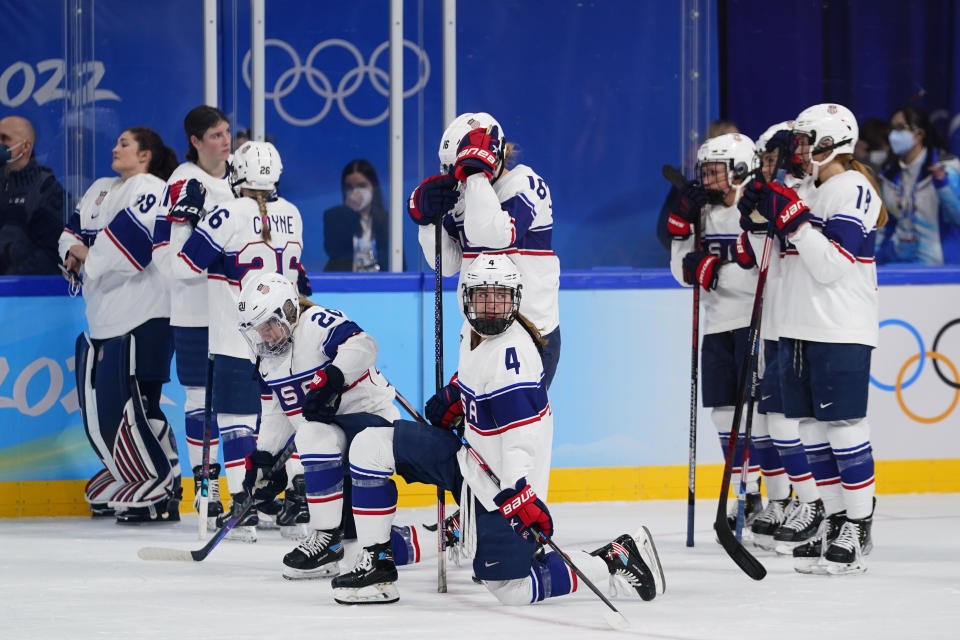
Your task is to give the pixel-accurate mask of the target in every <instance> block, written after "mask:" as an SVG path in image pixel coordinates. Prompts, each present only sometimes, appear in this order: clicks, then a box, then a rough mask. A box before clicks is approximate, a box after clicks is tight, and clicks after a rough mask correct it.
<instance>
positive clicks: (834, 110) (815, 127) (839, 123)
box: [793, 103, 860, 180]
mask: <svg viewBox="0 0 960 640" xmlns="http://www.w3.org/2000/svg"><path fill="white" fill-rule="evenodd" d="M793 133H794V134H795V135H805V136H807V139H808V140H809V143H810V151H809V156H808V157H807V158H801V159H800V160H801V161H808V162H810V163H811V164H813V174H812V176H811V177H812V178H813V179H814V180H816V179H817V177H818V175H819V173H820V167H822V166H824V165H826V164H827V163H829V162H831V161H832V160H833V159H834V158H836V157H837V156H838V155H840V154H843V153H850V154H852V153H853V148H854V147H855V146H856V145H857V139H858V138H859V137H860V127H859V126H857V119H856V117H854V115H853V113H851V111H850V109H847V108H846V107H845V106H843V105H841V104H833V103H824V104H815V105H813V106H812V107H807V108H806V109H804V110H803V111H801V112H800V115H798V116H797V119H796V120H795V121H794V123H793ZM825 151H828V152H829V155H827V157H826V158H825V159H823V160H814V159H813V154H814V152H816V153H822V152H825ZM798 177H799V176H798Z"/></svg>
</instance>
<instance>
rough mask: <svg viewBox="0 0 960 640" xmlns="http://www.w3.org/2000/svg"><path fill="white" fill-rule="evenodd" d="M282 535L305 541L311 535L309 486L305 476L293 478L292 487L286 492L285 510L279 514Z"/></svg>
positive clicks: (278, 520) (278, 523) (278, 521)
mask: <svg viewBox="0 0 960 640" xmlns="http://www.w3.org/2000/svg"><path fill="white" fill-rule="evenodd" d="M277 525H278V526H279V527H280V535H281V536H282V537H284V538H288V539H290V540H303V539H304V538H306V537H307V536H308V535H310V510H309V509H308V507H307V486H306V483H305V482H304V479H303V475H302V474H300V475H296V476H294V477H293V482H292V486H291V487H290V488H288V489H287V490H286V492H284V498H283V508H282V509H281V510H280V513H279V514H277Z"/></svg>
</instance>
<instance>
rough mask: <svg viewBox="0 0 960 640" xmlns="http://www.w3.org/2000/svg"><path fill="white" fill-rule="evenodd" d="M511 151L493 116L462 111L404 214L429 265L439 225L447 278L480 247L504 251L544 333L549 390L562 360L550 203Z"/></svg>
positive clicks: (527, 308)
mask: <svg viewBox="0 0 960 640" xmlns="http://www.w3.org/2000/svg"><path fill="white" fill-rule="evenodd" d="M513 153H514V146H513V145H512V144H510V143H508V142H506V138H505V136H504V132H503V127H501V126H500V123H499V122H497V121H496V120H495V119H494V118H493V116H491V115H490V114H488V113H464V114H461V115H460V116H458V117H457V118H456V119H455V120H454V121H453V122H452V123H451V124H450V126H448V127H447V129H446V130H445V131H444V132H443V137H442V138H441V140H440V148H439V150H438V155H439V158H440V166H441V174H440V175H435V176H431V177H429V178H427V179H426V180H424V181H423V182H422V183H420V185H419V186H418V187H417V188H416V189H415V190H414V191H413V193H412V194H411V195H410V200H409V203H408V207H407V211H408V213H409V214H410V217H411V218H412V219H413V221H414V222H416V223H417V224H418V225H420V229H419V232H418V238H419V240H420V247H421V248H422V249H423V255H424V257H425V258H426V260H427V264H428V265H430V267H431V268H433V265H434V257H435V255H436V237H435V233H434V226H433V225H434V223H438V224H442V225H443V229H444V233H443V234H442V238H441V258H442V263H443V264H442V271H443V275H444V276H451V275H453V274H455V273H457V272H458V271H459V272H460V273H461V274H462V273H463V271H464V270H466V268H467V267H469V266H470V263H471V262H472V261H473V260H474V259H476V257H477V255H479V253H480V252H481V251H486V252H495V253H499V254H502V255H507V256H509V257H510V259H511V260H512V261H513V262H514V264H516V265H517V269H519V271H520V273H521V274H522V275H523V279H524V282H526V283H527V290H526V295H524V299H523V303H522V309H521V311H522V312H523V314H524V315H525V316H526V317H527V318H529V319H530V321H531V322H532V323H533V325H534V326H535V327H536V328H537V330H538V331H540V333H541V335H543V340H544V347H543V367H544V370H545V371H546V384H547V387H548V388H549V387H550V383H551V382H552V381H553V376H554V373H555V372H556V369H557V362H558V361H559V359H560V315H559V292H560V260H559V259H558V258H557V255H556V253H554V251H553V246H552V243H551V237H552V234H553V201H552V200H551V197H550V189H549V188H548V187H547V184H546V182H545V181H544V179H543V178H542V177H540V176H539V175H538V174H537V173H536V172H535V171H534V170H533V169H531V168H530V167H529V166H527V165H525V164H518V165H516V166H514V167H512V168H510V166H509V165H510V164H511V155H512V154H513ZM462 284H463V277H462V275H461V277H460V282H459V285H462ZM459 285H458V286H459ZM458 295H459V289H458Z"/></svg>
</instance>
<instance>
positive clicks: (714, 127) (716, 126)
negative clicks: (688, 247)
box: [657, 120, 740, 266]
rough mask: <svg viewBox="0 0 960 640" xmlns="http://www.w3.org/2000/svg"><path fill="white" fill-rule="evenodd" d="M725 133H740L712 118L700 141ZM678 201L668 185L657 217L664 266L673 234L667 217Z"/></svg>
mask: <svg viewBox="0 0 960 640" xmlns="http://www.w3.org/2000/svg"><path fill="white" fill-rule="evenodd" d="M725 133H740V129H738V128H737V125H736V124H734V123H733V122H731V121H729V120H714V121H712V122H711V123H710V125H709V126H708V127H707V137H706V138H704V139H703V140H702V141H701V142H706V141H707V140H709V139H710V138H716V137H717V136H722V135H723V134H725ZM699 147H700V145H697V146H696V147H693V149H692V151H693V157H694V158H696V156H697V149H698V148H699ZM679 203H680V192H679V191H678V190H677V188H676V187H670V190H669V191H668V192H667V198H666V200H664V202H663V206H662V207H660V217H658V218H657V239H658V240H660V244H662V245H663V248H664V249H665V250H666V253H665V254H664V266H667V265H669V263H670V247H671V246H673V236H671V235H670V232H669V231H667V218H669V217H670V212H671V211H675V210H676V207H677V205H678V204H679Z"/></svg>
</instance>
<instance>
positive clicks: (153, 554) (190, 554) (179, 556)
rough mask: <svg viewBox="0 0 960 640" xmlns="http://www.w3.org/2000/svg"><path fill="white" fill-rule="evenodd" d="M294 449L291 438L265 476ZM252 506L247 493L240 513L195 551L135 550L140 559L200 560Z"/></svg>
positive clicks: (162, 548)
mask: <svg viewBox="0 0 960 640" xmlns="http://www.w3.org/2000/svg"><path fill="white" fill-rule="evenodd" d="M294 450H296V444H295V443H294V441H293V439H292V438H291V440H290V442H289V443H287V446H286V447H285V448H284V449H283V451H281V452H280V455H279V456H277V460H276V462H274V463H273V466H272V467H270V470H269V471H267V476H268V477H270V476H273V475H274V474H276V473H277V472H279V471H280V469H282V468H283V465H285V464H286V462H287V459H288V458H289V457H290V456H291V455H292V454H293V452H294ZM253 506H254V500H253V496H251V495H250V494H247V495H246V498H244V501H243V506H242V507H241V509H240V513H238V514H237V515H235V516H232V517H230V518H229V519H228V520H227V521H226V522H224V523H223V526H222V527H220V528H219V529H217V532H216V533H214V534H213V537H212V538H210V540H209V541H207V544H205V545H203V546H202V547H200V548H199V549H197V550H196V551H188V550H185V549H171V548H169V547H141V548H140V550H139V551H137V555H138V556H139V557H140V559H141V560H187V561H190V560H195V561H196V562H200V561H202V560H203V559H204V558H206V557H207V556H208V555H210V552H211V551H213V549H214V547H216V546H217V545H218V544H220V541H221V540H223V538H224V536H226V535H227V534H228V533H230V530H231V529H233V528H234V527H235V526H237V523H238V522H240V521H241V520H242V519H243V517H244V516H245V515H247V513H248V512H249V511H250V509H252V508H253Z"/></svg>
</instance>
